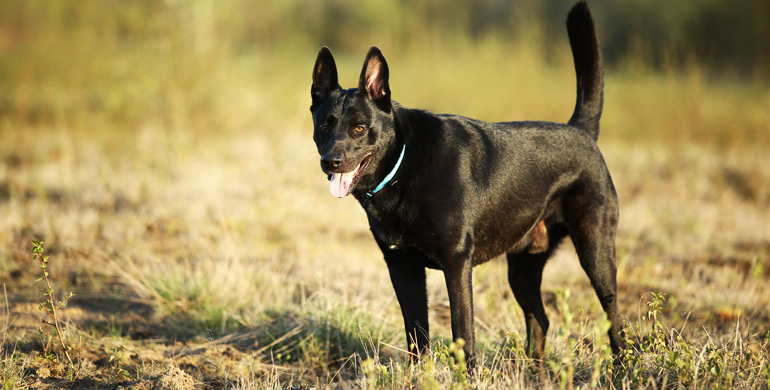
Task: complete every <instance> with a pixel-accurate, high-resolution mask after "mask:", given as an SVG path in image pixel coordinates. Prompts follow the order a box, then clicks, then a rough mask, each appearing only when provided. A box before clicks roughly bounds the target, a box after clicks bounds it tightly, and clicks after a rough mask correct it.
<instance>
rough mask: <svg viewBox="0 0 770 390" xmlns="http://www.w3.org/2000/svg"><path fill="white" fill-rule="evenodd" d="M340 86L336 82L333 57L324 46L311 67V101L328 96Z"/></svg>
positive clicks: (335, 66) (335, 65)
mask: <svg viewBox="0 0 770 390" xmlns="http://www.w3.org/2000/svg"><path fill="white" fill-rule="evenodd" d="M339 88H340V84H339V82H338V81H337V64H335V63H334V57H333V56H332V52H331V51H330V50H329V48H328V47H326V46H324V47H322V48H321V50H320V51H319V52H318V58H316V60H315V66H314V67H313V86H312V87H311V88H310V95H311V96H312V97H313V100H315V99H320V98H322V97H324V96H326V95H328V94H329V92H331V91H333V90H335V89H339Z"/></svg>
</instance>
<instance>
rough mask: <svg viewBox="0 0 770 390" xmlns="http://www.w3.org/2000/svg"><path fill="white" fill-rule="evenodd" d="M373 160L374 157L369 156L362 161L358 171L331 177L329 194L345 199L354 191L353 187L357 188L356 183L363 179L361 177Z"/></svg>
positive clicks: (336, 174)
mask: <svg viewBox="0 0 770 390" xmlns="http://www.w3.org/2000/svg"><path fill="white" fill-rule="evenodd" d="M371 159H372V155H371V154H368V155H366V157H364V158H363V159H361V163H360V164H358V166H357V167H356V169H354V170H352V171H350V172H344V173H339V172H337V173H332V174H331V175H329V192H331V193H332V195H333V196H336V197H338V198H343V197H345V196H346V195H347V194H349V193H350V191H352V190H353V187H355V186H356V183H358V179H360V178H361V175H362V174H363V173H364V170H365V169H366V166H367V165H369V161H371Z"/></svg>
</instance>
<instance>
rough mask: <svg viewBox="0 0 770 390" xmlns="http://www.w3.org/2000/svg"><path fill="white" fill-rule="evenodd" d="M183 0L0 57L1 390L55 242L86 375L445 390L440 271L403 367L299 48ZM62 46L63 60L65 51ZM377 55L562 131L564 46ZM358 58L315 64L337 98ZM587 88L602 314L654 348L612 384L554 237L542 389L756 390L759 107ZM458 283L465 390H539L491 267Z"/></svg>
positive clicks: (708, 89) (97, 15) (42, 37)
mask: <svg viewBox="0 0 770 390" xmlns="http://www.w3.org/2000/svg"><path fill="white" fill-rule="evenodd" d="M201 4H202V5H199V7H202V8H201V9H198V8H195V7H193V8H192V9H190V10H186V9H184V8H183V7H178V8H175V7H173V6H171V7H160V8H158V9H157V10H156V11H158V12H157V13H156V14H154V16H153V17H150V18H148V19H143V18H142V15H144V11H143V10H142V9H138V8H132V7H131V6H129V5H125V4H120V5H116V6H120V7H126V8H125V9H122V8H121V10H123V11H125V12H118V13H115V14H113V13H110V12H107V11H105V10H104V9H103V8H99V7H96V6H93V4H92V5H91V6H90V7H85V8H84V9H83V10H82V13H80V14H79V15H78V18H81V19H78V20H77V21H75V22H71V23H74V25H73V26H72V28H71V29H69V28H68V29H62V26H64V25H65V24H66V23H67V22H66V20H64V19H61V18H62V17H61V16H60V15H59V14H58V12H59V11H57V10H56V9H55V8H56V7H55V6H52V9H50V14H43V15H41V16H39V17H40V18H42V19H41V20H46V21H48V22H49V23H39V24H36V25H35V32H36V34H37V35H35V36H34V37H29V38H27V39H28V41H26V42H25V44H26V46H24V47H23V48H22V47H11V48H8V47H5V48H4V49H3V50H10V51H11V52H12V53H13V55H14V57H13V58H12V59H11V60H8V59H7V58H4V59H3V60H2V61H0V88H2V90H3V91H4V95H3V96H2V98H1V99H2V100H0V215H2V216H3V217H2V218H0V232H2V233H0V277H2V280H3V283H7V288H8V292H9V296H10V297H11V304H10V307H9V308H8V312H7V313H6V312H5V310H1V311H0V326H3V328H2V329H0V334H2V335H3V341H4V343H3V345H2V346H1V348H2V349H0V359H1V360H0V361H1V362H2V363H0V373H2V375H3V380H4V381H6V382H5V383H13V384H17V383H21V382H23V383H31V382H30V381H34V380H36V378H38V376H39V374H38V373H37V372H38V371H37V368H40V367H48V366H47V364H49V363H46V362H45V361H43V360H41V359H39V357H40V355H39V352H40V351H39V348H38V347H39V343H36V342H35V341H33V340H35V337H36V336H35V332H34V329H35V328H34V326H35V325H34V324H37V322H38V321H39V319H37V318H35V317H34V316H32V315H30V310H28V306H29V305H26V304H25V302H29V301H32V302H34V300H35V299H37V295H38V290H39V289H40V286H39V285H36V284H35V283H34V279H35V277H33V276H32V274H33V273H35V272H36V270H35V268H34V265H33V264H31V263H30V261H29V256H28V250H29V248H27V247H26V246H27V244H28V243H29V241H30V240H32V239H37V240H45V241H46V243H47V245H50V246H49V251H50V252H51V253H52V254H55V256H56V259H57V262H56V263H55V264H53V265H52V270H51V275H52V277H53V278H54V279H55V280H56V282H57V283H59V284H60V285H61V286H62V287H61V288H62V289H65V290H67V291H69V290H73V291H75V292H76V294H79V295H76V296H75V298H73V301H72V303H71V305H70V307H68V309H66V310H64V311H63V313H62V315H63V316H64V318H65V319H66V320H67V321H68V322H69V326H68V328H69V329H71V331H69V336H68V337H69V339H68V341H69V342H70V343H71V344H72V345H74V355H73V356H76V357H75V359H76V360H79V361H82V362H84V367H86V368H85V369H84V371H83V373H82V375H83V377H92V378H101V379H96V380H104V378H108V379H106V384H109V385H117V383H118V382H120V381H137V380H140V379H142V378H145V377H147V376H149V375H156V374H158V373H160V372H164V371H166V369H167V367H166V366H167V365H169V364H178V365H180V364H186V365H185V366H184V367H186V369H187V370H188V371H190V370H192V368H191V367H199V368H197V369H196V371H190V372H192V373H193V374H194V375H195V376H196V378H197V379H198V380H200V381H203V382H205V383H206V384H207V385H210V386H212V387H233V388H263V387H264V386H270V387H273V388H284V387H290V386H297V385H305V386H314V385H316V384H317V383H320V384H331V385H332V386H336V387H340V388H345V387H349V386H359V387H366V388H408V387H409V386H412V385H422V386H423V388H429V386H430V385H431V384H432V383H433V382H431V381H430V379H431V378H433V380H437V381H438V385H439V386H441V387H446V386H447V385H449V384H450V382H452V381H454V383H459V379H458V377H457V372H456V370H454V369H453V367H452V366H451V364H450V363H449V360H448V359H449V357H450V355H451V354H449V352H448V351H449V348H450V343H449V341H450V339H451V329H450V325H449V320H448V311H447V305H448V298H447V296H446V290H445V287H444V280H443V277H442V276H441V274H440V273H439V272H430V273H429V275H428V293H429V298H430V301H431V311H430V319H431V333H432V336H433V339H434V340H435V341H436V342H435V346H434V349H433V351H432V352H431V353H430V354H429V355H428V356H427V357H425V358H424V359H423V360H422V362H421V363H420V364H419V365H417V366H411V365H409V364H408V361H407V360H406V354H405V353H404V349H406V345H404V344H405V342H404V340H403V335H402V328H403V324H402V318H401V316H400V311H399V308H398V303H397V301H396V300H395V296H394V294H393V292H392V287H391V285H390V281H389V279H388V274H387V269H386V267H385V264H384V262H383V261H382V259H381V256H382V255H381V254H380V252H379V250H378V249H377V246H376V245H375V243H374V241H373V239H372V237H371V234H370V233H369V230H368V225H367V221H366V217H365V215H364V214H363V211H362V210H361V208H360V207H359V206H358V205H357V203H356V202H355V201H354V200H353V199H347V198H346V199H343V200H335V199H332V198H331V197H330V196H329V195H328V190H327V184H326V181H325V177H324V175H323V174H322V173H321V172H320V170H319V167H318V156H317V152H316V150H315V146H314V145H313V142H312V138H311V121H310V116H309V110H308V107H309V104H310V102H309V100H310V99H309V88H310V69H311V67H312V64H313V61H314V60H315V55H316V52H317V50H318V47H315V46H313V45H310V44H308V43H307V42H304V41H299V42H298V43H297V44H296V45H294V46H291V47H288V46H287V47H280V48H276V47H270V46H264V47H262V46H259V45H247V44H243V45H240V44H238V42H239V41H238V39H236V36H238V34H236V32H237V28H236V27H227V26H220V25H219V24H218V23H219V22H218V21H219V20H220V19H219V18H221V17H222V15H219V14H217V13H216V12H226V11H223V10H222V9H219V8H216V7H215V10H214V13H213V14H209V13H207V12H206V11H207V9H206V3H201ZM145 6H146V7H150V8H152V7H153V6H151V5H146V4H145V5H142V6H141V7H145ZM270 6H271V7H279V5H277V4H271V5H270ZM137 7H139V6H137ZM118 15H120V16H118ZM231 16H232V15H231ZM96 20H99V21H98V22H95V24H94V25H92V26H89V25H87V24H85V23H84V21H96ZM229 28H232V30H230V29H229ZM260 28H261V27H260ZM264 28H267V27H264ZM270 28H275V27H270ZM121 29H124V30H125V31H123V35H121V34H120V33H119V32H120V31H122V30H121ZM65 30H66V31H67V34H66V35H65V38H66V39H64V41H68V42H77V45H74V44H73V45H67V44H63V43H62V38H61V36H59V35H57V34H62V31H65ZM383 41H384V42H382V43H380V42H372V43H377V44H380V45H381V46H382V49H383V51H384V54H385V56H386V58H387V60H388V62H389V65H390V71H391V73H390V74H391V87H392V90H393V95H394V98H395V99H396V100H398V101H400V102H401V103H402V104H404V105H407V106H412V107H420V108H426V109H430V110H432V111H435V112H450V113H457V114H461V115H466V116H470V117H474V118H478V119H483V120H488V121H502V120H551V121H565V120H566V119H567V118H569V116H570V115H571V111H572V108H573V106H574V88H575V87H574V84H575V82H574V70H573V68H572V60H571V58H570V56H569V48H568V45H567V42H566V37H562V39H561V40H560V41H557V42H553V43H552V45H553V46H554V48H552V50H550V51H549V53H551V54H548V55H546V54H545V52H546V51H545V50H543V49H541V48H539V43H540V42H542V41H541V38H540V37H537V36H531V37H528V36H521V37H519V38H518V39H515V40H513V41H511V42H502V41H499V40H497V39H494V38H489V39H480V40H477V41H470V40H452V41H449V40H442V39H441V37H440V36H437V37H434V38H432V40H430V42H432V43H434V44H435V45H430V46H428V45H426V46H424V47H423V46H416V45H412V46H409V47H408V48H404V47H401V46H400V45H398V38H397V37H396V38H393V37H391V38H389V39H383ZM3 42H4V41H3ZM426 42H427V41H426ZM533 42H534V43H533ZM368 45H369V43H368V42H366V43H362V44H361V45H360V47H358V46H356V45H353V44H352V43H350V44H348V45H345V47H341V48H336V47H332V50H333V52H334V53H335V56H336V58H337V60H338V69H339V70H340V82H341V84H342V85H343V86H344V87H353V86H355V85H356V83H357V80H358V75H359V72H360V67H361V65H362V61H363V57H364V54H365V53H366V50H367V49H368ZM351 47H355V50H353V49H351ZM552 53H561V54H552ZM94 58H98V59H99V61H94V60H93V59H94ZM54 59H55V60H54ZM605 72H606V84H605V87H606V95H605V103H606V104H605V111H604V116H603V121H602V129H601V135H600V140H599V143H600V147H601V148H602V150H603V153H604V156H605V159H606V161H607V164H608V166H609V167H610V171H611V172H612V174H613V178H614V181H615V184H616V187H617V190H618V194H619V197H620V201H621V223H620V229H619V234H618V239H617V247H618V268H619V273H618V279H619V284H620V289H619V296H620V302H621V310H622V311H623V313H624V314H625V315H626V316H627V317H628V319H629V326H630V327H632V328H633V331H632V332H629V333H628V336H629V337H631V338H635V339H636V340H637V341H640V342H642V343H648V344H646V346H648V347H650V348H651V349H647V350H645V351H641V352H639V353H638V354H636V355H634V357H633V358H632V359H631V360H630V361H631V362H632V363H630V364H632V365H629V366H628V368H629V370H630V371H622V369H621V368H617V367H616V368H613V367H612V366H611V365H610V362H609V361H608V360H607V359H606V357H605V355H604V354H603V352H602V351H603V349H602V346H603V345H605V344H606V340H604V337H606V336H604V335H600V336H597V334H598V333H601V332H596V329H599V328H600V327H601V321H599V318H600V313H601V308H600V307H599V304H598V301H597V300H596V298H595V294H594V293H593V291H592V290H591V287H590V285H589V283H588V280H587V278H586V277H585V275H584V273H583V271H582V270H581V269H580V266H579V263H578V261H577V258H576V256H575V255H574V252H572V251H571V247H570V245H569V243H565V245H564V246H565V250H563V251H561V252H559V253H558V254H557V256H556V258H554V259H553V260H552V261H551V264H549V266H548V267H546V274H545V281H544V288H543V290H544V296H545V301H546V303H547V310H548V313H549V316H550V318H551V321H552V324H553V325H552V329H551V331H550V334H549V340H548V347H547V348H548V351H547V353H548V356H549V361H550V362H552V363H553V364H552V365H549V366H548V367H549V371H548V381H549V384H551V385H552V386H553V387H559V386H562V385H563V386H566V385H567V383H568V381H570V380H572V382H573V383H574V384H575V385H577V386H584V387H591V386H593V385H597V386H599V387H607V386H609V385H610V384H614V385H615V386H616V387H617V388H639V387H649V388H657V387H660V386H661V385H662V383H667V384H669V385H670V386H676V385H674V383H676V384H677V385H678V384H682V386H691V385H693V386H695V387H700V386H706V387H708V386H713V387H720V386H721V387H725V388H727V387H731V386H735V387H744V388H748V387H758V388H762V387H763V386H764V387H766V386H768V383H767V381H768V380H769V379H770V368H768V367H769V366H768V364H769V363H768V337H769V336H768V333H767V332H768V329H767V322H768V321H769V320H770V318H769V317H768V314H767V310H766V308H767V307H768V305H770V290H768V286H767V284H766V283H765V280H766V279H767V276H768V270H770V263H769V261H770V260H769V259H770V247H769V246H768V242H769V241H770V232H769V231H768V228H767V226H768V225H767V223H766V221H767V220H768V218H770V211H769V210H770V207H768V206H769V205H770V187H768V186H767V185H765V183H767V182H770V158H768V156H767V150H768V148H769V147H770V136H768V132H767V129H769V128H770V112H768V110H767V107H768V105H770V89H769V88H767V87H768V86H767V84H766V82H763V81H762V80H759V79H758V80H756V81H755V82H753V81H751V80H748V81H746V80H744V81H737V80H725V79H719V78H713V77H711V76H709V75H707V74H706V72H705V71H703V70H701V69H699V68H698V67H697V66H696V65H692V66H691V67H690V68H685V69H669V70H664V71H663V72H655V71H652V70H650V69H647V68H645V67H643V66H634V65H633V64H621V65H619V66H617V67H609V68H607V69H606V70H605ZM6 281H7V282H6ZM565 289H569V290H570V291H571V295H570V297H569V298H568V299H565V298H564V295H563V294H564V293H563V291H565ZM474 290H475V291H474V292H475V296H474V301H475V302H476V311H475V313H476V317H477V318H476V329H477V339H478V340H479V343H478V346H477V348H478V350H479V352H480V358H481V359H482V364H481V371H480V372H479V375H478V376H477V378H476V379H472V380H470V383H471V386H475V387H477V388H517V387H519V388H527V387H532V386H536V385H537V384H538V381H539V380H540V379H539V377H538V374H537V373H536V372H534V371H533V370H532V364H531V362H529V361H528V360H527V359H526V358H525V357H524V354H523V352H522V349H523V338H524V337H523V334H524V324H523V319H522V318H521V317H522V316H521V312H520V309H519V308H518V306H517V304H516V303H515V300H514V299H513V298H512V296H511V293H510V288H509V287H508V282H507V277H506V270H505V265H504V262H502V261H497V262H491V263H489V264H485V265H484V266H482V267H479V268H477V269H476V270H475V274H474ZM655 290H661V291H664V292H665V293H666V300H665V304H663V305H662V306H661V307H660V308H659V309H657V310H658V313H657V314H656V315H657V316H658V317H657V318H658V319H659V320H660V326H658V325H655V326H653V325H652V324H651V322H650V320H649V319H643V318H641V317H642V316H643V315H644V314H646V313H647V311H648V310H649V307H648V306H647V302H648V301H649V299H650V298H649V295H648V292H650V291H655ZM559 291H560V292H559ZM81 292H82V294H80V293H81ZM557 292H559V293H558V294H557ZM559 294H562V295H559ZM101 296H107V297H111V298H114V300H116V301H117V302H123V301H126V302H129V303H131V302H133V303H137V304H142V305H144V306H143V307H146V308H147V309H146V312H141V313H142V316H143V317H144V318H141V319H137V318H134V317H131V319H130V320H129V319H128V315H129V314H135V315H136V313H128V312H122V311H119V310H118V311H115V310H116V309H115V308H113V307H108V306H107V305H103V306H96V308H95V309H94V305H96V304H95V303H94V302H95V301H96V300H95V299H94V297H101ZM78 299H81V300H80V301H78ZM0 306H2V308H5V305H4V303H2V304H0ZM121 307H122V306H121ZM128 307H132V306H128ZM567 310H569V313H571V315H572V318H571V321H567V319H568V318H569V316H567V314H566V313H567ZM129 311H130V310H129ZM33 312H34V311H33ZM6 317H8V323H7V325H4V324H5V322H4V320H5V318H6ZM89 329H90V331H89ZM137 335H138V336H137ZM6 336H7V337H6ZM680 336H681V337H682V338H681V339H680V338H679V337H680ZM659 342H667V343H670V345H671V346H672V351H680V355H679V356H676V357H673V356H672V355H670V351H668V350H665V349H664V348H662V347H661V346H660V345H658V344H655V343H659ZM16 346H18V348H16ZM653 347H654V348H653ZM120 348H123V350H122V351H123V352H121V351H119V350H120ZM196 350H202V351H205V353H198V354H195V353H193V352H191V351H196ZM111 357H112V360H110V358H111ZM116 359H117V360H116ZM633 359H636V360H633ZM677 359H678V360H677ZM105 361H106V362H107V363H104V362H105ZM720 362H723V363H720ZM97 363H98V364H97ZM661 364H662V367H666V368H665V369H663V370H662V371H661V368H660V367H661ZM720 364H721V366H720ZM30 365H32V368H29V367H30ZM52 367H53V366H52ZM570 367H571V369H570ZM597 367H598V372H599V377H598V378H599V379H596V376H595V375H594V373H595V372H596V371H595V370H597ZM634 369H637V370H638V372H634V371H633V370H634ZM712 369H713V370H717V371H712ZM121 370H125V372H124V371H121ZM570 370H572V371H570ZM613 370H614V371H613ZM569 372H573V373H574V375H573V376H570V375H568V374H565V373H569ZM733 372H743V373H744V374H743V376H740V375H738V374H736V375H732V373H733ZM124 374H125V375H124ZM728 374H729V375H728ZM562 375H566V376H565V377H562ZM623 375H625V376H623ZM730 375H732V376H730ZM60 379H61V378H60ZM8 381H13V382H8ZM565 381H567V382H565ZM597 381H598V382H597ZM5 383H4V384H5ZM86 385H87V384H86ZM86 385H83V386H86Z"/></svg>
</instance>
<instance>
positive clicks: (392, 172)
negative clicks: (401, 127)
mask: <svg viewBox="0 0 770 390" xmlns="http://www.w3.org/2000/svg"><path fill="white" fill-rule="evenodd" d="M405 152H406V143H404V146H403V147H402V148H401V155H399V156H398V161H396V165H394V166H393V169H391V170H390V172H389V173H388V175H387V176H385V178H384V179H382V181H381V182H380V184H378V185H377V187H374V189H373V190H371V191H369V192H367V193H366V196H368V197H372V196H374V194H376V193H377V192H379V191H380V190H381V189H383V188H385V186H386V185H388V183H390V181H391V180H393V176H395V175H396V172H398V168H399V167H401V162H402V161H404V153H405ZM394 183H395V182H394Z"/></svg>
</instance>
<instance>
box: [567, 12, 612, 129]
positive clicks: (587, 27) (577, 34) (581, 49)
mask: <svg viewBox="0 0 770 390" xmlns="http://www.w3.org/2000/svg"><path fill="white" fill-rule="evenodd" d="M567 34H568V35H569V44H570V46H571V47H572V58H573V59H574V60H575V74H576V75H577V101H576V102H575V112H573V113H572V118H570V120H569V122H567V124H569V125H570V126H575V127H577V128H580V129H583V130H585V131H587V132H588V133H589V134H590V135H591V137H593V139H594V140H596V139H598V138H599V118H601V116H602V104H603V100H604V74H603V71H602V55H601V52H600V51H599V39H598V38H597V36H596V29H595V28H594V21H593V19H591V12H590V11H589V10H588V5H587V4H586V2H585V1H581V2H579V3H577V4H575V5H574V6H573V7H572V9H571V10H570V12H569V15H568V16H567Z"/></svg>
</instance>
